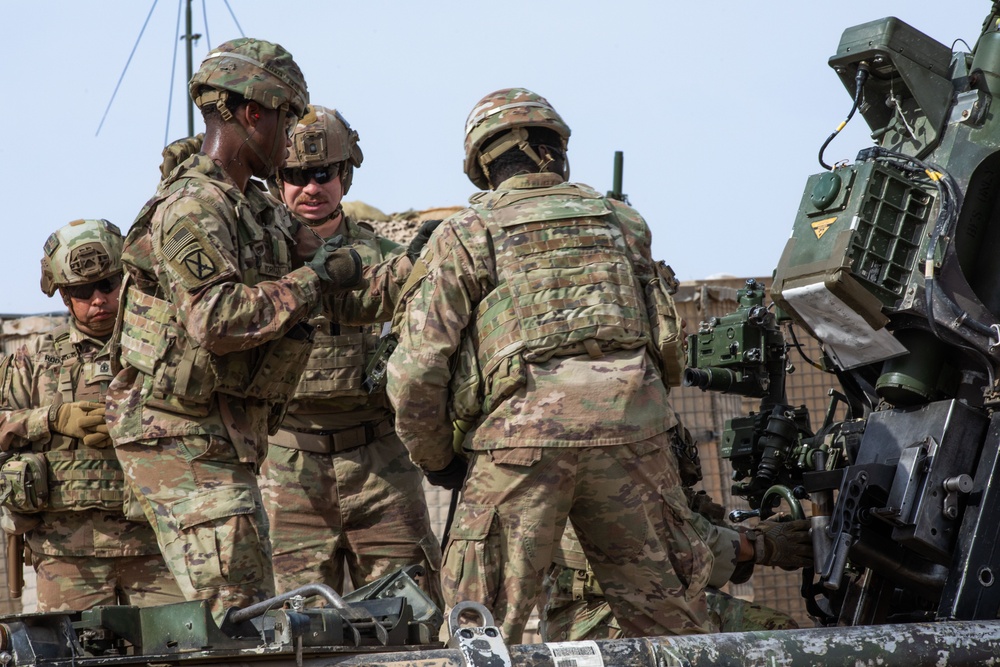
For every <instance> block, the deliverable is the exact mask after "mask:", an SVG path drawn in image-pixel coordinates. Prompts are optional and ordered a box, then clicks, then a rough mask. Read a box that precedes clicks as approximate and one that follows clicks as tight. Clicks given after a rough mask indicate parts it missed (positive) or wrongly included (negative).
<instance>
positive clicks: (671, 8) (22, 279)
mask: <svg viewBox="0 0 1000 667" xmlns="http://www.w3.org/2000/svg"><path fill="white" fill-rule="evenodd" d="M204 2H205V4H206V5H207V6H206V7H205V13H206V14H207V17H208V30H207V37H206V36H205V35H206V31H205V21H204V20H203V9H202V7H203V0H195V1H194V2H193V9H194V29H195V31H196V32H200V33H202V35H203V37H202V39H201V41H200V42H199V43H198V44H197V45H196V47H195V60H196V65H195V67H197V63H198V62H200V61H201V58H202V57H204V55H205V54H206V53H207V47H208V38H210V39H211V43H212V44H218V43H220V42H222V41H225V40H227V39H231V38H233V37H238V36H239V35H240V31H239V30H238V29H237V27H236V24H235V23H234V21H233V19H232V17H231V16H230V13H229V11H228V9H227V8H226V5H225V4H224V3H223V2H222V1H221V0H204ZM152 4H153V3H152V0H72V1H71V0H63V1H59V2H56V1H52V0H31V1H30V2H23V1H20V2H15V1H14V0H0V12H2V17H3V23H4V26H5V28H6V29H5V33H6V34H5V51H6V52H7V54H8V56H7V63H8V64H7V66H6V67H5V68H4V77H3V79H4V89H5V90H6V91H7V93H6V96H7V101H6V104H5V105H4V110H3V111H2V112H0V113H2V118H3V120H4V123H3V125H4V127H5V128H6V136H5V139H4V140H3V141H0V160H2V162H0V164H2V165H3V167H2V169H3V173H2V176H3V178H2V181H0V182H2V183H3V193H4V195H5V196H4V198H3V199H4V203H5V213H4V214H3V221H4V222H3V228H4V243H3V249H2V253H3V254H2V257H3V261H0V284H2V285H4V286H5V287H6V289H5V290H4V297H3V299H2V301H0V313H32V312H44V311H50V310H58V309H61V308H62V304H61V302H60V301H59V300H58V298H54V299H48V298H46V297H45V296H44V295H43V294H42V293H41V291H40V290H39V288H38V279H39V260H40V259H41V248H42V244H43V243H44V241H45V239H46V237H47V236H48V234H49V233H50V232H51V231H52V230H54V229H56V228H57V227H59V226H61V225H63V224H65V223H66V222H69V221H70V220H73V219H76V218H81V217H85V218H93V217H104V218H108V219H109V220H111V221H112V222H114V223H116V224H117V225H119V226H120V227H122V229H123V230H125V229H127V228H128V227H129V226H130V225H131V223H132V220H133V219H134V217H135V215H136V213H138V211H139V209H140V208H141V206H142V204H143V203H144V202H145V200H146V199H147V198H148V197H150V196H151V195H152V194H153V192H154V190H155V187H156V182H157V179H158V175H159V174H158V171H157V165H158V164H159V161H160V150H161V148H162V147H163V142H164V136H165V134H166V136H168V137H169V138H170V139H174V138H177V137H180V136H183V135H184V134H186V123H187V121H186V113H187V112H186V81H185V78H186V77H185V63H184V50H183V44H179V45H178V53H177V61H176V63H177V64H176V73H175V75H174V85H173V88H172V90H173V102H172V109H173V110H172V113H171V115H170V122H169V130H167V106H168V97H169V94H170V90H171V87H170V77H171V66H172V54H173V49H174V44H175V35H176V26H177V23H176V21H177V16H178V0H159V2H158V3H157V5H156V8H155V10H154V11H153V13H152V15H151V18H150V20H149V24H148V27H147V28H146V31H145V35H144V36H143V38H142V41H141V42H140V43H139V45H138V48H137V49H136V51H135V55H134V57H133V58H132V62H131V64H130V66H129V69H128V72H127V73H126V74H125V77H124V80H123V81H122V83H121V87H120V89H119V91H118V94H117V97H116V99H115V100H114V104H113V105H112V107H111V110H110V112H109V113H108V115H107V119H106V120H105V123H104V127H103V129H102V130H101V133H100V135H99V136H96V137H95V132H96V130H97V127H98V125H99V123H100V121H101V117H102V115H103V114H104V111H105V107H106V106H107V104H108V101H109V99H110V98H111V94H112V92H113V91H114V89H115V85H116V83H117V81H118V79H119V76H120V74H121V72H122V69H123V67H124V65H125V62H126V60H127V59H128V57H129V53H130V52H131V51H132V48H133V45H134V44H135V40H136V37H137V35H138V34H139V30H140V28H141V27H142V25H143V22H144V21H145V19H146V16H147V14H148V13H149V10H150V7H151V5H152ZM229 4H230V6H231V7H232V9H233V12H234V13H235V16H236V19H237V20H238V21H239V24H240V26H241V27H242V30H243V32H244V33H245V34H246V35H247V36H252V37H259V38H262V39H268V40H271V41H276V42H279V43H281V44H282V45H283V46H285V47H286V48H288V49H289V50H290V51H291V52H292V53H293V54H294V56H295V58H296V60H297V61H298V62H299V64H300V65H301V66H302V69H303V71H304V73H305V75H306V78H307V80H308V82H309V89H310V93H311V95H312V100H313V101H314V102H316V103H318V104H323V105H326V106H334V107H337V108H339V109H340V110H341V111H342V112H343V114H344V115H345V116H346V117H347V119H348V120H349V121H350V122H351V124H352V125H353V126H354V127H355V128H356V129H357V130H358V131H359V132H360V134H361V145H362V148H363V150H364V153H365V162H364V165H363V166H362V167H361V169H360V170H359V171H358V172H357V173H356V174H355V179H354V186H353V189H352V190H351V193H350V196H349V198H350V199H363V200H365V201H367V202H369V203H371V204H373V205H375V206H378V207H379V208H381V209H382V210H384V211H387V212H392V211H401V210H406V209H409V208H428V207H432V206H444V205H456V204H463V203H465V201H466V199H467V197H468V196H469V195H470V194H471V193H472V192H473V191H474V187H473V186H472V184H471V183H470V182H469V181H468V179H467V178H466V177H465V176H464V174H463V173H462V170H461V164H462V158H463V154H462V130H463V125H464V121H465V117H466V115H467V114H468V111H469V109H471V108H472V106H473V105H474V104H475V102H476V101H477V100H478V99H479V98H480V97H482V96H483V95H484V94H486V93H488V92H490V91H492V90H495V89H497V88H503V87H509V86H524V87H527V88H530V89H532V90H535V91H536V92H538V93H540V94H542V95H544V96H546V97H547V98H548V99H549V101H551V102H552V103H553V105H555V107H556V108H557V109H558V110H559V111H560V113H561V114H562V115H563V117H564V118H565V119H566V121H567V122H568V123H569V125H570V127H571V128H572V129H573V137H572V139H571V141H570V151H569V157H570V162H571V165H572V176H573V179H574V180H579V181H582V182H585V183H589V184H590V185H593V186H595V187H597V188H598V189H600V190H606V189H608V188H610V186H611V176H612V173H611V169H612V158H613V153H614V151H615V150H623V151H624V152H625V192H627V193H628V194H629V196H630V198H631V201H632V203H633V205H635V206H636V208H638V209H639V210H640V211H641V212H642V213H643V215H644V216H645V217H646V219H647V220H648V221H649V223H650V226H651V227H652V229H653V239H654V242H653V251H654V255H656V256H657V258H662V259H665V260H667V262H668V263H670V264H671V265H672V266H673V267H674V269H675V271H676V272H677V274H678V276H679V277H680V278H681V279H684V280H693V279H698V278H705V277H708V276H710V275H714V274H719V273H728V274H734V275H740V276H744V275H747V276H749V275H755V276H759V275H769V274H770V272H771V270H772V269H773V268H774V265H775V264H776V263H777V260H778V257H779V255H780V253H781V250H782V247H783V246H784V243H785V240H786V238H787V237H788V234H789V231H790V229H791V225H792V221H793V219H794V217H795V211H796V209H797V207H798V203H799V200H800V198H801V195H802V188H803V186H804V184H805V181H806V177H807V176H809V175H810V174H812V173H815V172H817V171H819V170H820V168H819V166H818V164H817V161H816V153H817V150H818V148H819V146H820V144H821V143H822V142H823V140H824V139H825V138H826V137H827V135H828V134H829V133H830V132H831V131H832V130H833V129H834V128H835V127H836V126H837V124H838V123H839V122H840V121H841V120H842V119H843V118H844V116H845V115H846V113H847V111H848V110H849V108H850V98H849V96H848V94H847V93H846V92H845V90H844V88H843V86H842V85H841V83H840V81H839V80H838V79H837V77H836V76H835V75H834V73H833V72H832V70H830V68H829V67H828V66H827V64H826V61H827V59H828V58H829V57H830V56H831V55H833V54H834V53H835V51H836V48H837V44H838V42H839V40H840V35H841V33H842V32H843V30H844V29H845V28H847V27H849V26H852V25H856V24H859V23H863V22H866V21H870V20H873V19H878V18H882V17H884V16H897V17H899V18H900V19H902V20H904V21H906V22H908V23H910V24H911V25H913V26H914V27H916V28H918V29H920V30H922V31H924V32H925V33H927V34H929V35H930V36H931V37H933V38H935V39H937V40H938V41H940V42H942V43H944V44H946V45H951V44H952V42H954V41H955V40H956V39H959V38H961V39H964V40H965V41H966V42H967V43H968V44H969V45H970V46H971V45H973V44H974V43H975V39H976V37H977V36H978V34H979V30H980V27H981V24H982V21H983V19H984V18H985V16H986V15H987V13H988V12H989V9H990V6H991V2H990V0H949V1H948V2H942V1H941V0H841V1H840V2H837V3H831V2H818V1H817V0H758V1H757V2H747V1H744V0H740V1H738V2H737V1H736V0H717V1H716V2H683V3H681V2H673V1H670V0H646V1H637V0H623V1H622V2H617V3H614V2H597V1H594V0H504V2H497V3H487V2H482V1H481V0H428V1H427V2H419V3H418V2H410V1H403V0H397V1H388V0H382V1H380V0H364V1H361V0H356V1H355V2H346V1H340V2H333V1H327V2H314V3H310V4H306V3H276V2H262V1H258V0H230V3H229ZM293 7H294V8H303V9H302V11H301V12H298V13H297V11H296V10H293V9H292V8H293ZM182 25H183V24H182ZM182 30H183V28H182ZM959 48H961V49H963V50H965V47H962V46H960V47H959ZM200 126H201V122H200V119H198V120H197V127H198V129H200ZM868 143H870V142H869V140H868V138H867V128H866V126H865V125H864V121H863V120H862V119H861V117H860V115H859V116H858V117H856V118H855V120H854V121H853V122H852V124H851V125H850V126H849V127H848V130H845V132H844V133H843V135H842V137H841V138H839V139H838V140H836V141H835V142H834V143H833V144H832V145H831V147H830V148H829V149H828V150H827V153H826V159H827V161H828V162H831V163H832V161H834V160H842V159H853V157H854V156H855V155H856V153H857V151H858V149H859V148H862V147H864V146H865V145H867V144H868Z"/></svg>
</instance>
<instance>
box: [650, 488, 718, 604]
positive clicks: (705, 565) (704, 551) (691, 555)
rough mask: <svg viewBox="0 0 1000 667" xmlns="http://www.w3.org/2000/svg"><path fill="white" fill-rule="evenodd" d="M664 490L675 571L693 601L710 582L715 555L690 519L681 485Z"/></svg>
mask: <svg viewBox="0 0 1000 667" xmlns="http://www.w3.org/2000/svg"><path fill="white" fill-rule="evenodd" d="M661 493H662V496H663V500H664V505H665V507H664V511H663V518H664V522H665V523H666V529H667V547H668V554H669V557H670V563H671V564H672V565H673V566H674V573H675V574H676V575H677V577H678V578H679V579H680V580H681V582H682V583H683V584H685V585H686V586H687V591H686V592H685V598H686V599H687V600H688V601H691V600H694V599H695V598H696V597H697V596H698V595H699V594H700V593H701V592H702V591H703V590H704V589H705V586H707V585H708V579H709V577H710V576H711V574H712V563H713V560H714V556H713V555H712V550H711V549H710V548H709V546H708V544H706V543H705V540H704V539H703V538H702V536H701V534H700V533H699V532H698V531H697V530H696V529H695V527H694V525H693V524H692V523H691V521H690V520H689V517H690V510H689V509H688V507H687V500H686V498H685V497H684V493H683V491H681V489H680V487H669V488H667V487H664V488H663V489H662V490H661Z"/></svg>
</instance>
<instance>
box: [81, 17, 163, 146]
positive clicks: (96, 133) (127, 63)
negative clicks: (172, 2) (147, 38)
mask: <svg viewBox="0 0 1000 667" xmlns="http://www.w3.org/2000/svg"><path fill="white" fill-rule="evenodd" d="M157 2H158V0H153V6H152V7H150V8H149V13H148V14H146V20H145V21H143V23H142V29H141V30H140V31H139V36H138V37H136V38H135V44H133V45H132V53H130V54H128V60H127V61H125V69H123V70H122V74H121V76H119V77H118V83H116V84H115V91H114V92H113V93H111V99H110V100H108V108H107V109H105V110H104V115H103V116H101V123H100V125H98V126H97V132H94V136H95V137H96V136H97V135H99V134H100V133H101V128H102V127H104V119H105V118H107V117H108V112H109V111H110V110H111V104H112V103H113V102H114V101H115V95H117V94H118V88H119V87H120V86H121V85H122V79H124V78H125V72H127V71H128V66H129V63H131V62H132V56H134V55H135V50H136V48H137V47H138V46H139V42H140V41H141V40H142V34H143V33H144V32H146V26H147V25H149V17H151V16H152V15H153V10H154V9H156V3H157Z"/></svg>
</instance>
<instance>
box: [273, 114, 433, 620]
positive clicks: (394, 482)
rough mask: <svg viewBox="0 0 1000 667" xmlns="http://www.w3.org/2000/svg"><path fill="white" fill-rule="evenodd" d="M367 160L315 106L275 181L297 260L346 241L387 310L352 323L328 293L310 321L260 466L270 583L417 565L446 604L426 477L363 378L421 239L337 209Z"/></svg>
mask: <svg viewBox="0 0 1000 667" xmlns="http://www.w3.org/2000/svg"><path fill="white" fill-rule="evenodd" d="M362 159H363V155H362V153H361V147H360V146H359V145H358V133H357V132H356V131H354V130H353V129H351V127H350V125H348V123H347V121H346V120H344V118H343V116H341V115H340V113H338V112H337V111H336V110H334V109H327V108H325V107H321V106H315V105H313V106H310V107H308V108H307V109H306V114H305V116H304V117H303V118H302V120H301V121H300V122H299V124H298V126H297V127H296V128H295V132H294V133H293V135H292V150H291V153H290V156H289V158H288V160H287V162H286V164H285V168H284V169H282V170H281V171H279V172H278V178H277V183H276V184H275V185H276V186H277V188H278V189H279V190H280V194H281V196H282V198H283V200H284V202H285V205H286V206H288V208H289V210H290V212H291V213H292V216H293V218H294V222H295V223H298V227H297V229H296V230H295V232H294V236H295V239H296V246H295V253H296V254H297V255H300V256H301V258H302V259H303V260H307V259H309V258H311V257H312V255H313V253H314V252H315V249H316V248H317V247H318V246H319V245H320V244H322V243H323V242H324V241H325V240H326V239H327V238H330V237H332V236H334V235H337V234H340V235H343V237H344V238H345V239H346V241H347V242H348V243H350V244H351V247H352V248H354V249H355V250H357V251H358V253H359V254H360V255H361V257H362V259H363V261H364V262H365V264H366V265H369V264H371V265H381V266H382V267H383V270H381V271H380V272H379V274H380V280H379V281H378V282H375V281H373V282H372V284H370V285H369V288H368V289H369V290H370V291H372V292H379V293H383V294H385V295H388V297H389V303H388V304H387V305H388V306H389V308H385V309H382V310H381V311H380V312H378V313H377V315H376V317H375V318H374V319H369V320H367V321H358V318H357V313H355V312H353V311H354V309H353V308H352V305H351V304H350V303H348V301H346V300H345V299H344V298H342V297H335V296H331V297H328V298H327V299H325V300H324V302H323V306H324V312H323V313H322V314H321V315H318V316H316V317H315V318H313V319H312V320H310V323H311V324H312V325H313V326H314V327H315V338H314V341H313V349H312V353H311V355H310V357H309V362H308V364H307V366H306V370H305V372H304V373H303V376H302V379H301V380H300V382H299V385H298V387H297V388H296V390H295V394H294V396H293V398H292V402H291V403H290V404H289V407H288V413H287V414H286V416H285V419H284V421H283V422H282V424H281V428H280V429H279V430H278V432H277V433H275V434H273V435H272V436H271V438H270V449H269V452H268V457H267V460H266V461H265V462H264V465H263V467H262V469H261V478H260V486H261V493H262V495H263V498H264V507H265V509H266V511H267V515H268V518H269V519H270V523H271V544H272V547H273V562H274V570H275V584H276V586H277V590H278V592H279V593H280V592H284V591H287V590H291V589H294V588H297V587H299V586H304V585H306V584H313V583H323V584H327V585H329V586H331V587H332V588H334V589H335V590H337V591H342V589H343V586H344V572H345V570H344V566H345V563H346V566H347V573H348V574H349V575H350V578H351V582H352V583H353V585H354V586H355V587H359V586H361V585H363V584H365V583H368V582H370V581H372V580H373V579H377V578H378V577H380V576H382V575H384V574H388V573H390V572H393V571H395V570H397V569H399V568H400V567H402V566H405V565H412V564H423V566H424V568H425V571H426V576H425V578H424V584H425V588H426V590H427V592H428V593H429V594H430V595H431V597H432V598H434V600H435V601H436V602H437V603H438V605H439V606H443V601H442V600H441V586H440V583H439V574H438V571H439V570H440V567H441V548H440V546H439V545H438V543H437V540H436V538H435V537H434V534H433V532H432V531H431V524H430V516H429V514H428V511H427V503H426V499H425V498H424V492H423V486H422V482H423V475H422V474H421V473H420V471H419V470H418V469H417V467H416V466H414V465H413V463H412V462H411V461H410V459H409V455H408V454H407V452H406V448H405V447H403V443H401V442H400V440H399V437H398V436H397V435H396V432H395V429H394V428H393V419H392V412H391V411H390V409H389V404H388V401H387V399H386V397H385V389H384V387H383V386H372V385H371V383H370V380H371V379H370V378H368V377H366V374H365V370H366V367H367V366H368V364H369V363H370V362H371V361H372V359H373V357H374V356H375V354H376V351H377V350H378V347H379V342H380V340H381V337H382V336H385V335H387V333H388V332H387V329H388V325H386V326H383V325H381V324H375V323H374V322H384V321H388V320H389V319H390V318H391V316H392V306H394V304H395V300H396V297H397V296H398V294H399V289H400V287H401V286H402V284H403V282H404V281H405V280H406V278H407V277H408V276H409V274H410V269H411V267H412V260H411V256H415V255H416V254H417V253H418V252H419V246H420V245H422V241H425V240H426V236H418V239H419V240H416V241H415V242H414V244H411V246H410V248H406V247H404V246H400V245H398V244H396V243H394V242H392V241H390V240H388V239H386V238H383V237H381V236H378V235H376V234H375V233H374V232H373V231H372V230H371V228H370V227H368V226H365V225H361V224H358V223H357V222H355V221H354V220H352V219H351V218H350V217H348V216H346V215H345V214H344V212H343V208H342V206H341V204H340V202H341V199H342V198H343V196H344V195H345V194H347V191H348V189H349V188H350V187H351V181H352V179H353V174H354V169H355V168H356V167H360V166H361V161H362ZM408 253H409V255H408ZM379 385H381V383H379Z"/></svg>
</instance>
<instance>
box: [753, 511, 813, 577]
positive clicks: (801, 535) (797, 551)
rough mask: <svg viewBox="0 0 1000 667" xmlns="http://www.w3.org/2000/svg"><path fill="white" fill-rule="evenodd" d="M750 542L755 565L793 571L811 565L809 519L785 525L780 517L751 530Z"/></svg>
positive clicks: (785, 522) (811, 552) (786, 522)
mask: <svg viewBox="0 0 1000 667" xmlns="http://www.w3.org/2000/svg"><path fill="white" fill-rule="evenodd" d="M747 538H748V539H749V540H750V541H751V542H752V543H753V545H754V562H755V563H760V564H761V565H773V566H775V567H784V568H792V569H794V568H799V567H807V566H809V565H812V562H813V548H812V538H810V537H809V520H808V519H796V520H793V521H782V520H781V516H780V515H779V516H778V517H776V518H773V519H767V520H766V521H761V522H760V523H758V524H757V525H756V527H754V528H751V529H750V530H748V531H747Z"/></svg>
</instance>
